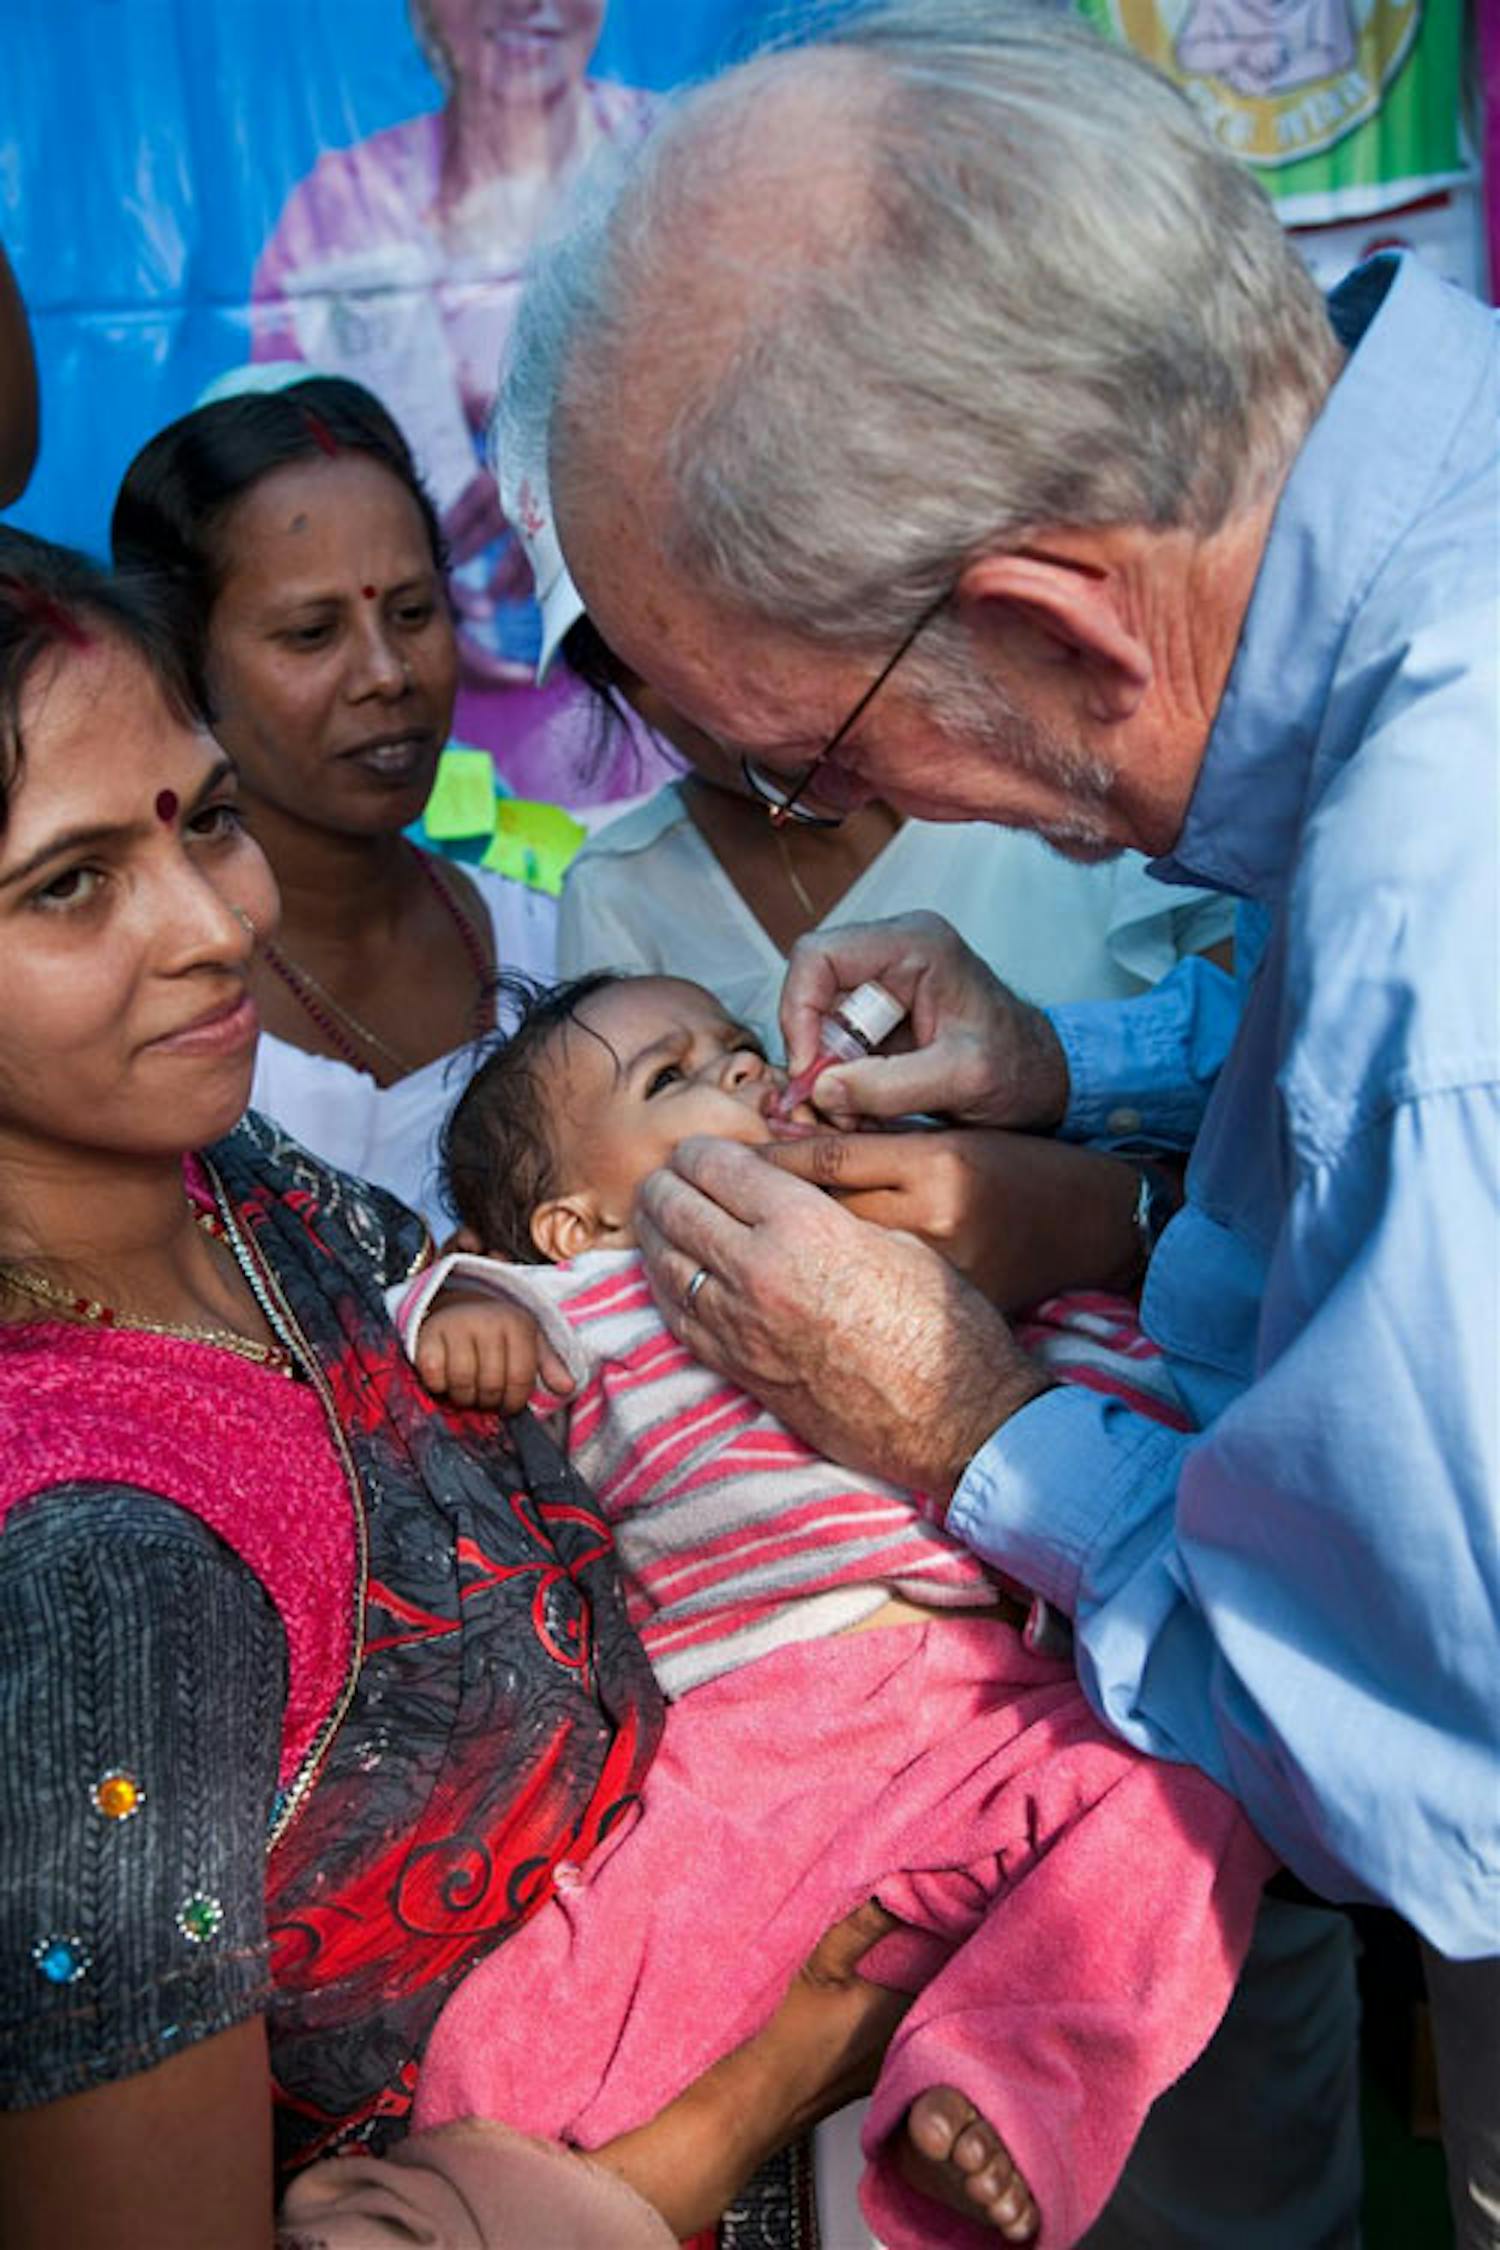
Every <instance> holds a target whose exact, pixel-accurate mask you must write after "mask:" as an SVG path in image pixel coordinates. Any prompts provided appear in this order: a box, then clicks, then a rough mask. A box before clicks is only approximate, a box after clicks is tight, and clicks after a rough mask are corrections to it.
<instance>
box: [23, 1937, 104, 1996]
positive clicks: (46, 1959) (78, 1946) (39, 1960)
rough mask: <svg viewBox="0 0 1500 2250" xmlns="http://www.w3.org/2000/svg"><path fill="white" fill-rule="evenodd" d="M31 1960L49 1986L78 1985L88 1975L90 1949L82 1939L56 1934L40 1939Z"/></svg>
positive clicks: (34, 1947)
mask: <svg viewBox="0 0 1500 2250" xmlns="http://www.w3.org/2000/svg"><path fill="white" fill-rule="evenodd" d="M31 1958H32V1960H33V1961H34V1962H35V1963H36V1965H37V1967H38V1968H39V1969H40V1970H41V1972H42V1975H43V1976H44V1977H45V1978H46V1979H47V1982H48V1983H49V1984H76V1983H77V1982H78V1979H79V1978H80V1977H81V1976H86V1975H87V1974H88V1966H89V1958H90V1956H89V1949H88V1947H87V1946H86V1945H85V1944H84V1942H83V1940H82V1938H81V1937H75V1936H71V1935H70V1936H67V1937H63V1936H60V1935H58V1934H56V1933H54V1934H53V1935H51V1936H50V1937H44V1938H38V1939H37V1941H36V1944H35V1945H34V1946H33V1947H32V1949H31Z"/></svg>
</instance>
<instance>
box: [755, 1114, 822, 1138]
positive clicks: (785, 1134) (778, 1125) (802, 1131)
mask: <svg viewBox="0 0 1500 2250" xmlns="http://www.w3.org/2000/svg"><path fill="white" fill-rule="evenodd" d="M766 1130H767V1132H768V1133H769V1134H770V1136H771V1138H772V1140H773V1141H810V1140H814V1139H816V1137H817V1135H818V1134H819V1133H821V1132H822V1131H823V1127H822V1125H821V1124H819V1123H815V1122H814V1121H813V1120H812V1119H810V1118H801V1117H777V1116H776V1115H775V1114H774V1113H773V1112H772V1111H770V1110H767V1112H766Z"/></svg>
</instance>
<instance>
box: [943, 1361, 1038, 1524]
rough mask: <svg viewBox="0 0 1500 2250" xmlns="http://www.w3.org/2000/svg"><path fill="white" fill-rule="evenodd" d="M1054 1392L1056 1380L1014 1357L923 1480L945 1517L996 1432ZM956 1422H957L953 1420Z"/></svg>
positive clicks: (1030, 1362) (1035, 1363)
mask: <svg viewBox="0 0 1500 2250" xmlns="http://www.w3.org/2000/svg"><path fill="white" fill-rule="evenodd" d="M1057 1388H1058V1382H1057V1378H1056V1377H1055V1376H1054V1375H1049V1374H1048V1373H1047V1370H1046V1369H1045V1368H1044V1367H1040V1366H1038V1364H1037V1362H1036V1361H1035V1360H1034V1359H1030V1358H1028V1357H1027V1355H1026V1354H1025V1353H1024V1352H1021V1351H1018V1352H1017V1353H1016V1364H1015V1366H1014V1367H1012V1368H1011V1369H1009V1370H1008V1371H1007V1373H1006V1375H1005V1376H1004V1378H1003V1379H1002V1381H1001V1383H1000V1384H999V1386H998V1387H997V1388H995V1389H992V1390H991V1391H990V1392H989V1394H988V1396H987V1398H986V1400H985V1402H984V1404H983V1406H982V1407H981V1408H980V1409H979V1410H978V1411H977V1412H976V1413H975V1415H974V1416H973V1417H972V1418H970V1417H965V1418H963V1422H962V1426H961V1427H959V1428H957V1429H956V1430H955V1433H954V1445H953V1448H952V1451H951V1453H950V1455H949V1457H948V1458H947V1460H946V1461H945V1462H943V1463H942V1464H941V1466H940V1467H939V1469H938V1472H937V1474H936V1475H935V1476H933V1477H931V1478H929V1479H926V1480H924V1487H923V1488H924V1490H925V1491H926V1492H927V1493H928V1494H929V1495H930V1496H931V1497H932V1498H933V1499H935V1500H937V1501H939V1502H940V1503H941V1506H942V1512H943V1514H944V1516H946V1514H947V1512H948V1505H949V1503H950V1501H951V1500H952V1498H953V1495H954V1493H955V1492H957V1490H958V1488H959V1486H960V1485H961V1484H962V1482H963V1480H964V1478H965V1476H966V1475H967V1474H968V1471H969V1467H970V1465H971V1463H972V1462H973V1461H974V1460H975V1459H976V1457H977V1456H978V1455H979V1454H980V1453H982V1452H983V1451H984V1448H985V1447H986V1446H987V1445H988V1444H989V1443H990V1440H991V1439H992V1438H993V1437H994V1436H995V1434H996V1433H997V1431H999V1430H1003V1429H1004V1427H1005V1425H1006V1423H1007V1422H1009V1421H1010V1420H1011V1418H1012V1417H1013V1416H1014V1415H1017V1414H1019V1413H1020V1412H1021V1409H1022V1408H1023V1407H1025V1406H1030V1405H1031V1404H1032V1403H1033V1402H1034V1401H1035V1400H1037V1399H1039V1398H1042V1397H1044V1396H1045V1394H1046V1393H1047V1392H1048V1391H1055V1390H1056V1389H1057ZM955 1419H956V1420H957V1419H958V1418H955Z"/></svg>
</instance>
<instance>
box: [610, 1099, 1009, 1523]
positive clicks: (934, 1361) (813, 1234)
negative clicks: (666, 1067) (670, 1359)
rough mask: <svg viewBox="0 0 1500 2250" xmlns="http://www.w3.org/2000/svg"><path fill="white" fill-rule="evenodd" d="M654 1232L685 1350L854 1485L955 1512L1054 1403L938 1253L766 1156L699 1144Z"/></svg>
mask: <svg viewBox="0 0 1500 2250" xmlns="http://www.w3.org/2000/svg"><path fill="white" fill-rule="evenodd" d="M636 1232H637V1239H638V1240H639V1242H640V1246H641V1249H642V1251H643V1252H644V1254H645V1259H646V1266H647V1270H648V1272H649V1273H650V1276H651V1283H652V1287H653V1289H654V1291H655V1294H656V1298H657V1302H658V1303H659V1305H660V1306H661V1309H662V1313H663V1316H664V1317H665V1319H666V1321H667V1324H668V1326H669V1327H670V1328H671V1329H672V1330H673V1332H674V1334H676V1335H678V1336H680V1337H681V1338H682V1339H683V1340H684V1342H685V1343H686V1344H687V1345H688V1347H689V1349H690V1350H691V1351H692V1352H693V1353H694V1354H695V1355H696V1356H697V1357H698V1358H700V1359H702V1360H705V1361H706V1362H707V1363H708V1364H709V1365H710V1366H711V1367H714V1368H717V1369H719V1370H720V1371H721V1372H722V1373H724V1374H727V1375H729V1376H730V1377H731V1378H732V1379H733V1380H734V1381H735V1382H738V1383H741V1384H743V1386H744V1387H745V1389H746V1390H748V1391H750V1392H751V1393H753V1395H754V1396H755V1397H756V1398H758V1399H760V1400H761V1401H762V1402H763V1403H764V1404H765V1405H767V1406H769V1407H770V1408H771V1409H772V1410H773V1411H774V1412H775V1413H776V1414H778V1415H780V1417H781V1419H782V1420H783V1421H784V1422H786V1423H788V1424H789V1425H790V1426H791V1428H792V1429H794V1430H796V1431H797V1432H798V1434H799V1435H800V1436H802V1437H804V1438H805V1439H806V1440H807V1441H808V1443H809V1444H810V1445H813V1446H815V1447H816V1448H817V1450H818V1451H819V1452H820V1453H824V1454H826V1455H828V1456H829V1458H830V1459H832V1460H835V1461H842V1462H843V1463H844V1464H845V1465H846V1466H847V1467H850V1468H858V1469H865V1470H869V1471H871V1472H873V1473H874V1474H876V1475H879V1476H883V1477H889V1478H890V1479H891V1480H892V1481H893V1482H895V1483H897V1484H903V1485H907V1486H909V1487H910V1488H911V1489H912V1490H913V1491H917V1492H924V1493H929V1494H931V1495H933V1496H934V1497H935V1498H939V1499H946V1498H948V1497H949V1496H950V1495H951V1494H952V1492H953V1489H954V1487H955V1485H956V1484H957V1483H958V1480H959V1478H960V1477H961V1476H962V1475H963V1472H964V1470H965V1468H966V1467H967V1465H968V1463H969V1461H970V1460H971V1459H972V1457H973V1455H974V1454H975V1453H976V1452H977V1451H978V1450H979V1448H980V1446H981V1445H983V1443H984V1442H985V1440H986V1439H987V1438H988V1437H989V1436H990V1435H991V1433H992V1432H993V1431H994V1430H996V1429H998V1427H999V1426H1000V1424H1001V1423H1002V1422H1004V1421H1006V1420H1007V1419H1008V1418H1009V1416H1010V1415H1011V1414H1013V1413H1015V1412H1016V1410H1017V1409H1018V1408H1019V1407H1021V1406H1024V1405H1025V1404H1026V1403H1027V1401H1028V1400H1030V1399H1033V1398H1035V1397H1037V1396H1039V1394H1040V1393H1041V1392H1042V1391H1044V1390H1047V1389H1049V1388H1050V1387H1051V1386H1050V1383H1049V1380H1048V1378H1047V1377H1046V1376H1045V1375H1044V1374H1043V1373H1042V1371H1041V1370H1040V1369H1039V1368H1038V1367H1036V1366H1035V1365H1034V1363H1033V1362H1032V1361H1031V1360H1029V1359H1028V1358H1027V1357H1026V1354H1025V1353H1024V1352H1022V1351H1021V1350H1020V1348H1019V1347H1018V1346H1017V1344H1016V1343H1015V1341H1014V1339H1013V1337H1012V1336H1011V1333H1010V1330H1009V1329H1008V1328H1007V1327H1006V1325H1005V1323H1004V1321H1003V1320H1002V1319H1001V1318H1000V1316H999V1314H998V1313H997V1312H996V1311H995V1310H994V1308H993V1307H992V1306H991V1305H990V1304H988V1303H987V1302H986V1301H985V1299H984V1298H983V1297H981V1296H980V1295H979V1294H978V1292H977V1291H976V1290H974V1289H971V1288H970V1287H969V1285H968V1284H967V1282H965V1281H964V1280H962V1279H961V1278H960V1276H959V1275H958V1274H957V1273H956V1272H955V1271H954V1270H953V1268H952V1267H951V1266H949V1265H947V1264H945V1263H944V1261H943V1260H942V1259H941V1258H939V1257H938V1256H937V1255H936V1254H935V1253H934V1252H933V1251H932V1250H930V1249H928V1247H927V1246H926V1244H925V1243H922V1242H918V1241H917V1240H916V1239H915V1238H914V1237H913V1236H910V1235H906V1234H884V1233H881V1232H879V1231H878V1230H876V1229H874V1228H871V1227H865V1226H862V1225H861V1224H860V1222H859V1221H858V1220H857V1219H855V1218H852V1217H851V1216H850V1214H849V1213H848V1212H847V1211H844V1210H841V1209H840V1207H839V1205H838V1204H837V1203H836V1202H834V1201H833V1200H831V1199H830V1198H829V1197H828V1196H826V1195H823V1194H820V1193H819V1192H818V1190H817V1189H815V1188H813V1187H810V1186H808V1185H807V1183H806V1182H804V1181H802V1180H795V1179H790V1178H788V1177H787V1176H786V1175H785V1174H784V1173H782V1172H779V1171H777V1170H776V1169H775V1167H774V1166H772V1165H769V1164H767V1163H766V1162H765V1160H764V1157H763V1155H762V1153H761V1152H760V1151H758V1150H753V1149H748V1148H742V1147H740V1146H738V1145H737V1144H736V1143H734V1142H730V1141H718V1140H705V1139H702V1138H698V1139H693V1140H687V1141H684V1142H683V1143H682V1144H681V1146H680V1147H679V1148H678V1149H677V1150H676V1151H675V1152H674V1154H673V1157H672V1161H671V1164H670V1165H669V1166H667V1167H666V1168H665V1169H663V1170H662V1171H659V1172H654V1173H653V1174H652V1175H651V1177H650V1179H648V1180H647V1181H646V1183H645V1185H644V1187H643V1188H642V1189H641V1192H640V1196H639V1199H638V1201H637V1205H636ZM700 1268H702V1269H704V1270H705V1271H706V1273H707V1276H708V1278H707V1279H706V1280H705V1281H704V1282H703V1283H702V1284H701V1286H699V1287H698V1288H697V1289H695V1290H694V1292H693V1295H692V1301H691V1304H689V1302H688V1290H689V1284H690V1282H691V1281H692V1280H693V1277H694V1275H695V1274H696V1273H697V1272H698V1271H699V1269H700Z"/></svg>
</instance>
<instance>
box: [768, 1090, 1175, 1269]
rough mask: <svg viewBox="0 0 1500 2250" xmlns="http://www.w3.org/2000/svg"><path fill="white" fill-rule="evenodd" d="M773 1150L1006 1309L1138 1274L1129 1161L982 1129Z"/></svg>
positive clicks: (775, 1157) (863, 1137)
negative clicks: (913, 1238) (914, 1239)
mask: <svg viewBox="0 0 1500 2250" xmlns="http://www.w3.org/2000/svg"><path fill="white" fill-rule="evenodd" d="M765 1153H766V1156H767V1157H768V1159H769V1160H770V1162H771V1163H773V1164H775V1165H776V1166H777V1167H778V1168H779V1169H780V1170H781V1171H783V1172H790V1173H792V1174H793V1175H794V1176H795V1177H796V1178H798V1179H800V1180H810V1181H811V1182H812V1184H813V1185H814V1186H815V1187H820V1188H823V1189H825V1190H826V1191H827V1193H828V1194H830V1195H834V1196H836V1197H837V1198H838V1200H839V1201H840V1202H841V1203H842V1204H843V1205H844V1207H845V1209H846V1210H848V1211H851V1212H852V1213H853V1214H854V1216H855V1217H856V1218H858V1219H868V1220H870V1221H871V1223H872V1224H873V1225H875V1226H881V1227H899V1228H902V1229H904V1230H905V1232H906V1233H908V1234H914V1235H917V1236H918V1237H919V1238H920V1239H921V1240H922V1241H923V1242H925V1243H927V1245H928V1246H929V1248H931V1249H933V1250H936V1251H937V1252H938V1254H939V1256H940V1257H943V1258H946V1259H947V1261H948V1263H949V1265H951V1266H955V1267H956V1268H957V1269H958V1271H959V1272H960V1273H961V1274H963V1275H964V1276H965V1277H966V1279H968V1280H969V1281H972V1282H973V1284H974V1286H975V1288H976V1289H978V1290H981V1291H982V1292H983V1294H984V1295H985V1296H986V1297H988V1298H989V1300H990V1302H991V1304H993V1305H998V1306H999V1308H1000V1310H1001V1311H1002V1312H1008V1311H1011V1310H1013V1309H1014V1308H1015V1307H1017V1306H1019V1305H1030V1304H1036V1303H1037V1302H1038V1301H1039V1300H1040V1299H1041V1298H1043V1297H1050V1296H1051V1295H1052V1294H1053V1293H1054V1291H1056V1290H1059V1289H1109V1288H1113V1289H1124V1288H1129V1287H1131V1286H1132V1285H1133V1284H1134V1283H1135V1282H1136V1281H1137V1280H1138V1279H1139V1278H1140V1271H1141V1264H1142V1258H1141V1241H1140V1235H1139V1232H1138V1229H1137V1226H1136V1222H1135V1210H1136V1202H1137V1197H1138V1194H1139V1190H1140V1175H1139V1173H1138V1172H1137V1171H1136V1169H1135V1167H1134V1166H1133V1165H1131V1164H1129V1163H1127V1162H1125V1161H1124V1160H1123V1159H1122V1158H1120V1157H1114V1156H1105V1155H1102V1154H1100V1153H1099V1152H1098V1151H1097V1150H1094V1149H1087V1148H1079V1147H1077V1146H1076V1145H1075V1144H1073V1143H1072V1142H1069V1141H1056V1140H1051V1139H1049V1138H1047V1137H1045V1136H1042V1135H1037V1134H1030V1133H1008V1132H1005V1131H1003V1130H1001V1129H1000V1128H998V1127H986V1126H983V1125H964V1126H959V1127H958V1128H957V1129H956V1130H953V1131H949V1132H942V1133H822V1134H819V1135H818V1136H817V1138H816V1139H814V1140H807V1141H783V1142H779V1143H778V1144H777V1145H776V1146H775V1147H773V1148H769V1149H767V1150H766V1152H765Z"/></svg>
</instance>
